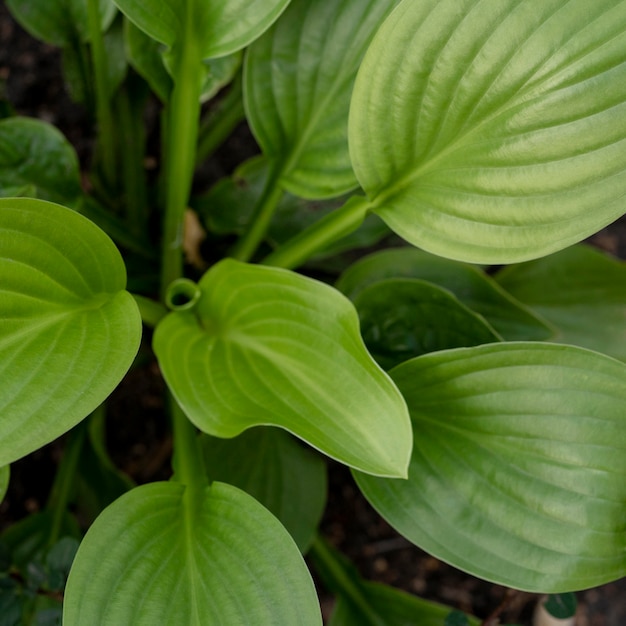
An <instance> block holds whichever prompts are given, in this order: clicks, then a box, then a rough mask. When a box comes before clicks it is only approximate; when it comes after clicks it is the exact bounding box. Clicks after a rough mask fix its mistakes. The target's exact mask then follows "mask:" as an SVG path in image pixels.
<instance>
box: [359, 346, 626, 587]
mask: <svg viewBox="0 0 626 626" xmlns="http://www.w3.org/2000/svg"><path fill="white" fill-rule="evenodd" d="M391 375H392V377H393V379H394V380H395V382H396V384H397V385H398V387H399V389H400V391H401V392H402V394H403V395H404V397H405V399H406V401H407V403H408V406H409V411H410V413H411V417H412V420H413V428H414V433H415V434H414V448H413V456H412V459H411V464H410V469H409V479H408V480H406V481H402V480H389V479H380V478H374V477H372V476H366V475H363V474H358V473H355V474H356V479H357V482H358V484H359V487H360V488H361V489H362V491H363V493H364V494H365V495H366V497H367V499H368V500H369V501H370V502H371V503H372V505H373V506H374V507H375V508H376V509H377V510H378V511H379V513H380V514H381V515H382V516H383V517H384V518H385V519H386V520H387V521H388V522H389V523H390V524H392V525H393V526H394V527H395V528H396V529H397V530H398V531H399V532H400V533H401V534H403V535H404V536H405V537H406V538H407V539H409V540H410V541H412V542H413V543H415V544H416V545H418V546H420V547H421V548H423V549H425V550H426V551H428V552H430V553H431V554H433V555H434V556H436V557H437V558H439V559H441V560H443V561H446V562H447V563H450V564H452V565H454V566H455V567H458V568H459V569H462V570H464V571H467V572H470V573H471V574H473V575H475V576H479V577H481V578H485V579H487V580H490V581H493V582H497V583H499V584H502V585H506V586H509V587H514V588H519V589H523V590H528V591H536V592H544V593H545V592H548V593H560V592H565V591H574V590H577V589H586V588H589V587H594V586H597V585H601V584H603V583H606V582H609V581H611V580H616V579H618V578H621V577H622V576H624V575H626V557H625V555H626V533H624V506H623V503H624V500H625V499H626V482H625V481H624V479H623V477H624V472H626V456H625V455H624V449H626V428H625V425H626V416H625V414H624V406H625V403H626V385H625V384H624V381H625V380H626V365H624V364H623V363H620V362H619V361H616V360H614V359H611V358H609V357H605V356H603V355H601V354H598V353H596V352H591V351H589V350H583V349H582V348H574V347H571V346H562V345H558V344H541V343H507V344H492V345H487V346H478V347H475V348H461V349H457V350H448V351H444V352H436V353H432V354H427V355H425V356H422V357H418V358H416V359H413V360H411V361H408V362H407V363H404V364H402V365H400V366H398V367H396V368H395V369H394V370H392V372H391Z"/></svg>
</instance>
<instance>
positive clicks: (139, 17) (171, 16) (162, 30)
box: [114, 0, 289, 59]
mask: <svg viewBox="0 0 626 626" xmlns="http://www.w3.org/2000/svg"><path fill="white" fill-rule="evenodd" d="M114 1H115V4H116V5H117V6H118V7H119V8H120V10H121V11H122V12H123V13H124V14H125V15H126V16H127V17H128V19H130V20H131V21H132V22H134V23H135V24H136V25H137V26H138V27H139V28H140V29H141V30H143V31H144V32H145V33H147V34H148V35H150V37H152V38H153V39H156V40H157V41H159V42H160V43H164V44H166V45H167V46H169V47H173V46H175V45H176V44H180V43H182V41H183V39H189V38H193V39H194V41H195V44H194V53H195V54H197V55H198V57H199V58H201V59H208V58H214V57H220V56H225V55H227V54H229V53H231V52H235V51H236V50H240V49H241V48H244V47H245V46H247V45H248V44H249V43H250V42H251V41H253V40H254V39H256V38H257V37H258V36H259V35H260V34H261V33H262V32H263V31H264V30H266V29H267V28H269V26H270V25H271V24H272V22H274V21H275V20H276V19H277V18H278V16H279V15H280V14H281V12H282V11H283V10H284V9H285V7H286V6H287V4H288V3H289V0H211V2H207V1H206V0H114Z"/></svg>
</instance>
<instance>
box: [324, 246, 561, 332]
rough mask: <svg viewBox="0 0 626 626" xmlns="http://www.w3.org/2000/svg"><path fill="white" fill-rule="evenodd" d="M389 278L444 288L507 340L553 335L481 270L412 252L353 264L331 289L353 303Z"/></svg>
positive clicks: (378, 254)
mask: <svg viewBox="0 0 626 626" xmlns="http://www.w3.org/2000/svg"><path fill="white" fill-rule="evenodd" d="M387 278H419V279H422V280H426V281H428V282H431V283H434V284H435V285H438V286H439V287H443V288H444V289H448V290H449V291H451V292H452V293H453V294H454V295H455V296H456V297H457V298H458V299H459V300H460V301H461V302H462V303H463V304H465V305H466V306H468V307H469V308H470V309H472V310H473V311H475V312H476V313H479V314H480V315H482V316H483V317H484V318H485V319H486V320H487V321H488V322H489V324H491V326H493V328H494V329H495V330H496V331H497V332H498V333H499V334H501V335H502V336H503V337H504V338H505V339H507V340H509V341H518V340H528V341H530V340H533V341H534V340H542V339H549V338H551V337H552V336H553V335H554V329H552V328H551V327H549V326H548V325H547V323H546V322H545V321H543V320H542V319H540V318H539V317H537V315H535V314H534V313H533V312H532V311H531V310H530V309H529V308H527V307H526V306H525V305H523V304H522V303H521V302H519V301H517V300H515V298H513V297H512V296H511V295H510V294H509V293H507V292H506V291H505V290H504V289H502V287H500V285H499V284H498V283H497V282H496V281H494V280H493V279H492V278H490V277H489V276H487V275H486V274H485V273H484V272H483V271H481V270H480V269H479V268H477V267H475V266H473V265H468V264H466V263H459V262H458V261H451V260H450V259H444V258H441V257H438V256H434V255H432V254H429V253H428V252H424V251H422V250H417V249H416V248H397V249H390V250H382V251H381V252H375V253H374V254H370V255H369V256H366V257H364V258H362V259H360V260H359V261H357V262H356V263H354V264H353V265H351V266H350V267H349V268H348V269H347V270H346V271H345V272H344V273H343V274H342V275H341V276H340V277H339V280H338V281H337V284H336V285H335V286H336V287H337V289H339V291H341V292H342V293H345V294H346V295H347V296H348V297H349V298H351V299H352V300H354V298H355V297H357V295H358V294H359V293H360V292H361V290H363V289H365V288H366V287H367V286H368V285H371V284H373V283H376V282H378V281H380V280H385V279H387Z"/></svg>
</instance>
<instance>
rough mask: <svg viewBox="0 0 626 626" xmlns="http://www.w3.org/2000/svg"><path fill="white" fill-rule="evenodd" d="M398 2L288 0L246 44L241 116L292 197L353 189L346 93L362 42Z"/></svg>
mask: <svg viewBox="0 0 626 626" xmlns="http://www.w3.org/2000/svg"><path fill="white" fill-rule="evenodd" d="M397 3H398V0H337V1H335V2H327V1H326V0H292V2H291V4H290V5H289V8H288V9H287V10H286V11H285V14H284V15H283V16H282V17H281V19H280V20H279V21H278V22H277V23H276V24H275V25H274V26H273V27H272V28H271V29H270V30H269V31H268V32H267V33H265V35H264V36H263V37H262V38H260V39H259V40H258V41H256V42H255V43H254V44H253V45H252V46H251V47H250V49H249V51H248V54H247V57H246V65H245V75H244V90H245V91H244V95H245V104H246V111H247V118H248V121H249V122H250V125H251V127H252V131H253V133H254V135H255V137H256V139H257V141H258V142H259V144H260V146H261V148H262V149H263V153H264V154H265V155H266V156H268V157H269V158H270V159H272V160H278V161H280V162H281V168H280V169H281V177H280V182H281V184H282V185H283V187H284V188H285V189H287V190H288V191H290V192H292V193H293V194H294V195H297V196H302V197H307V198H324V197H331V196H336V195H339V194H341V193H345V192H346V191H349V190H350V189H354V188H355V187H356V186H357V182H356V178H355V176H354V172H353V171H352V165H351V163H350V155H349V152H348V139H347V135H348V110H349V106H350V96H351V94H352V87H353V84H354V79H355V76H356V72H357V69H358V67H359V63H360V62H361V59H362V57H363V54H364V53H365V50H366V49H367V46H368V44H369V42H370V41H371V39H372V37H373V35H374V33H375V32H376V29H377V28H378V26H379V25H380V24H381V23H382V21H383V20H384V18H385V17H386V15H388V14H389V12H390V11H391V9H392V8H393V7H394V6H395V5H396V4H397Z"/></svg>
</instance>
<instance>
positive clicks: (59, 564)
mask: <svg viewBox="0 0 626 626" xmlns="http://www.w3.org/2000/svg"><path fill="white" fill-rule="evenodd" d="M78 545H79V541H78V540H77V539H75V538H74V537H63V538H62V539H60V540H59V541H57V542H56V543H55V544H54V545H53V546H52V548H50V551H49V552H48V554H47V555H46V567H47V569H48V588H49V589H52V590H58V591H62V590H63V589H65V583H66V582H67V577H68V575H69V573H70V569H71V567H72V562H73V561H74V557H75V556H76V551H77V550H78Z"/></svg>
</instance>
